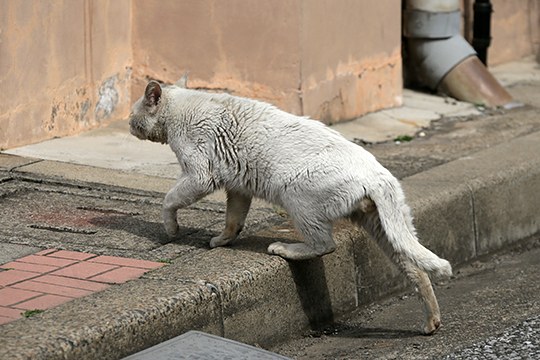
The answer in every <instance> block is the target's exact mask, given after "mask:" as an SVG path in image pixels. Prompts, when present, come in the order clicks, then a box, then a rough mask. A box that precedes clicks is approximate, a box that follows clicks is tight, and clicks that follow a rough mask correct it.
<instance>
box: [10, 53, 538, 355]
mask: <svg viewBox="0 0 540 360" xmlns="http://www.w3.org/2000/svg"><path fill="white" fill-rule="evenodd" d="M494 73H495V74H496V75H497V76H498V77H499V78H501V79H504V81H505V82H506V83H505V84H506V85H507V87H508V90H509V91H510V92H511V93H512V94H513V95H514V97H515V98H516V100H518V101H521V102H523V103H526V104H528V105H527V106H525V107H523V108H519V109H514V110H511V111H491V112H485V111H483V110H482V109H478V108H476V107H475V106H473V105H470V104H465V103H461V102H456V101H455V100H451V99H443V98H439V97H434V96H430V95H425V94H418V93H414V92H412V91H405V93H404V104H405V105H404V107H402V108H399V109H391V110H384V111H381V112H378V113H374V114H370V115H368V116H365V117H363V118H361V119H358V120H356V121H354V122H351V123H347V124H340V125H336V126H335V129H336V130H338V131H341V132H342V133H344V135H345V136H346V137H348V138H349V139H351V140H354V141H359V142H362V143H364V144H367V145H366V147H367V148H368V150H369V151H371V152H373V153H374V154H375V155H376V156H377V157H378V158H379V160H380V161H381V162H382V163H383V164H384V165H385V166H387V167H388V168H389V169H390V170H391V171H393V172H394V173H395V174H396V175H397V176H399V177H400V178H402V181H403V185H404V188H405V191H406V194H407V197H408V200H409V204H410V206H411V207H412V209H413V212H414V214H415V218H416V225H417V228H418V232H419V236H420V238H421V240H422V242H423V243H424V244H425V245H426V246H428V247H429V248H431V249H432V250H434V251H435V252H436V253H438V254H440V255H441V256H443V257H445V258H447V259H448V260H450V261H451V262H452V264H453V265H454V266H455V267H456V266H459V265H460V264H463V263H465V262H467V261H469V260H471V259H474V258H476V257H477V256H479V255H482V254H486V253H489V252H491V251H494V250H497V249H499V248H501V247H504V246H506V245H508V244H510V243H512V242H514V241H517V240H520V239H522V238H525V237H527V236H529V235H531V234H534V233H536V232H538V230H539V228H540V222H539V218H540V215H539V214H538V211H537V207H538V204H540V157H539V156H538V154H540V110H539V109H540V69H539V68H538V65H535V64H532V63H530V62H525V63H521V64H509V65H506V66H505V67H504V68H499V69H495V70H494ZM430 123H431V125H430ZM403 135H409V136H412V137H413V140H412V141H409V142H402V143H401V144H399V145H398V144H396V143H395V142H394V141H387V142H384V143H378V142H380V141H385V140H393V139H395V138H397V137H401V138H403ZM177 172H178V166H177V165H176V159H175V158H174V155H173V154H172V152H171V151H170V150H169V149H168V147H166V146H162V145H159V144H152V143H149V142H141V141H139V140H137V139H135V138H134V137H132V136H130V135H129V133H128V132H127V124H126V123H125V121H124V122H118V123H115V124H113V125H111V126H110V127H108V128H105V129H100V130H96V131H92V132H89V133H86V134H82V135H80V136H77V137H71V138H63V139H54V140H51V141H47V142H44V143H41V144H36V145H31V146H27V147H23V148H19V149H11V150H9V151H5V152H3V153H2V154H0V204H2V206H1V208H0V214H1V215H0V254H2V255H1V256H0V264H4V265H3V268H4V269H5V270H4V271H2V272H0V285H1V286H2V288H0V308H2V307H3V308H7V309H9V312H8V311H7V310H6V312H5V313H0V321H1V320H2V316H3V317H4V319H3V322H5V324H4V325H0V357H2V358H10V359H12V358H13V359H16V358H32V359H41V358H43V359H45V358H47V359H55V358H67V359H82V358H100V359H107V358H111V359H114V358H121V357H122V356H126V355H128V354H131V353H134V352H136V351H139V350H141V349H144V348H146V347H148V346H151V345H153V344H156V343H159V342H162V341H164V340H167V339H169V338H171V337H174V336H176V335H179V334H181V333H183V332H186V331H188V330H192V329H196V330H202V331H206V332H210V333H213V334H216V335H220V336H224V337H227V338H231V339H235V340H239V341H242V342H245V343H249V344H257V345H260V346H262V347H268V346H271V345H274V344H276V343H279V342H280V341H283V340H285V339H288V338H290V337H291V336H294V335H297V334H298V333H299V332H300V331H302V330H304V329H306V328H307V327H309V326H317V325H319V324H324V323H326V322H328V321H331V320H332V319H333V317H334V316H338V315H339V314H342V313H346V312H348V311H351V310H352V309H354V308H355V307H356V306H357V305H358V304H365V303H368V302H371V301H373V300H376V299H379V298H380V297H382V296H384V295H388V294H390V293H394V292H396V291H400V290H403V289H405V288H406V287H407V286H408V284H407V283H406V282H405V281H404V278H403V277H402V276H401V275H400V274H399V273H398V271H397V270H396V269H394V267H393V266H392V265H390V264H389V262H388V260H386V258H384V256H383V255H382V254H381V253H380V252H379V250H378V249H377V248H376V247H375V246H374V245H373V244H372V243H371V242H370V241H369V240H368V239H367V238H366V236H365V234H364V233H363V232H362V231H359V230H357V229H355V228H353V227H352V226H350V225H348V224H346V223H339V224H337V225H336V229H335V238H336V241H337V242H338V250H337V251H336V252H335V253H334V254H331V255H328V256H326V257H324V258H323V259H316V260H312V261H307V262H301V263H287V262H286V261H284V260H282V259H280V258H278V257H272V256H268V255H266V253H265V249H266V247H267V246H268V244H269V243H271V242H273V241H275V240H276V238H282V239H284V240H285V241H294V240H295V235H294V231H293V230H292V228H291V225H290V223H289V222H288V220H287V218H286V217H284V216H282V215H283V214H282V213H281V212H280V211H279V210H277V209H275V208H274V207H272V206H271V205H269V204H267V203H265V202H263V201H257V202H255V204H254V206H253V208H252V210H251V212H250V215H249V216H248V219H247V222H246V230H245V233H243V236H242V238H241V239H240V240H239V241H238V242H236V243H235V244H234V245H232V246H231V247H227V248H219V249H213V250H210V249H209V247H208V241H209V239H210V237H211V236H213V235H214V234H216V233H217V232H219V231H220V230H221V228H222V227H223V225H224V210H225V208H224V203H223V201H222V200H223V194H220V193H218V194H215V195H213V196H210V197H208V198H206V199H205V200H203V201H201V202H199V203H197V204H195V205H194V206H191V207H189V208H187V209H184V210H182V211H181V212H180V215H179V218H181V219H182V220H183V224H182V225H183V226H184V227H183V228H182V230H181V234H180V235H179V236H178V237H177V238H176V239H175V240H173V241H170V240H169V239H168V238H167V236H166V235H165V232H164V230H163V228H162V226H161V219H160V213H161V209H160V206H161V200H162V197H163V194H164V193H165V192H166V191H167V190H168V189H169V188H170V187H171V186H172V184H173V183H174V178H175V177H176V174H177ZM32 254H34V255H32ZM66 254H69V255H70V256H71V257H68V258H66V257H65V255H66ZM29 255H30V256H29ZM28 256H29V257H28ZM73 257H75V258H73ZM44 258H46V260H44ZM51 259H52V260H51ZM59 259H63V260H68V262H65V261H60V263H59V262H58V260H59ZM130 259H131V260H130ZM105 260H106V261H105ZM51 261H52V263H51ZM30 264H32V265H30ZM142 264H144V265H145V266H142ZM73 266H77V267H79V270H81V269H84V270H83V271H71V270H73ZM70 267H71V270H68V269H70ZM75 270H77V268H75ZM28 273H29V274H28ZM13 274H15V275H17V276H20V277H17V276H15V277H14V275H13ZM116 274H123V275H122V276H120V277H115V276H112V275H116ZM128 274H129V275H128ZM51 278H52V279H53V280H51ZM58 278H60V279H58ZM6 279H7V280H6ZM58 280H62V281H63V282H62V283H61V284H56V283H53V281H58ZM2 281H4V282H2ZM73 281H79V282H78V283H75V282H73ZM68 282H71V283H68ZM43 284H47V286H45V285H43ZM70 284H71V285H70ZM96 284H97V285H96ZM99 284H101V285H99ZM51 285H56V286H59V285H63V288H59V287H55V286H51ZM37 286H39V288H37ZM84 286H87V287H89V288H84ZM92 286H95V288H94V287H92ZM99 286H101V287H99ZM66 288H69V289H68V290H69V291H71V292H70V293H66V291H67V290H66ZM73 289H76V290H73ZM94 289H95V290H94ZM7 292H10V296H14V297H9V298H8V297H7V296H6V295H5V294H6V293H7ZM14 293H15V295H13V294H14ZM47 295H49V299H51V296H52V299H54V301H52V302H51V304H54V305H58V306H53V307H48V306H45V307H47V308H46V309H45V311H43V312H39V313H37V314H36V313H26V315H27V316H29V317H28V318H19V319H17V320H14V321H10V320H11V319H15V318H17V317H18V314H17V312H19V310H20V313H23V312H24V311H26V310H30V311H31V310H34V307H35V309H38V310H44V309H40V308H39V306H44V305H43V304H40V303H35V304H36V305H35V306H34V305H33V303H30V305H29V304H28V303H27V302H28V301H32V300H33V299H34V300H35V299H40V298H41V299H43V296H47ZM17 296H19V297H17ZM6 299H8V300H6ZM55 301H56V302H55ZM32 315H33V316H32ZM261 325H262V326H261Z"/></svg>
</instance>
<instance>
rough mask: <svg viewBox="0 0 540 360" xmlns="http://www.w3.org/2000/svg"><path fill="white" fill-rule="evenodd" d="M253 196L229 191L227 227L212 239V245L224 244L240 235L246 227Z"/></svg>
mask: <svg viewBox="0 0 540 360" xmlns="http://www.w3.org/2000/svg"><path fill="white" fill-rule="evenodd" d="M251 198H252V197H251V196H249V195H245V194H241V193H238V192H234V191H227V214H226V215H225V229H224V230H223V232H222V233H221V234H220V235H218V236H216V237H213V238H212V240H210V247H211V248H215V247H218V246H223V245H226V244H228V243H229V242H231V241H233V240H234V239H236V238H237V237H238V234H240V232H241V231H242V229H243V228H244V222H245V220H246V216H247V214H248V212H249V207H250V205H251Z"/></svg>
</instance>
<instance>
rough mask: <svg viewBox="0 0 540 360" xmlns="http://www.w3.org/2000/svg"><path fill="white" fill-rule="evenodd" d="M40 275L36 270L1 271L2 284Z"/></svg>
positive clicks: (0, 279) (9, 283)
mask: <svg viewBox="0 0 540 360" xmlns="http://www.w3.org/2000/svg"><path fill="white" fill-rule="evenodd" d="M36 276H39V274H37V273H35V272H29V271H22V270H5V271H1V272H0V286H7V285H11V284H15V283H17V282H20V281H23V280H27V279H31V278H33V277H36Z"/></svg>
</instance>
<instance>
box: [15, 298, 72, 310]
mask: <svg viewBox="0 0 540 360" xmlns="http://www.w3.org/2000/svg"><path fill="white" fill-rule="evenodd" d="M70 300H73V298H70V297H66V296H60V295H51V294H44V295H41V296H38V297H36V298H34V299H31V300H28V301H25V302H22V303H18V304H16V305H14V306H15V307H16V308H18V309H23V310H36V309H37V310H46V309H50V308H52V307H55V306H58V305H60V304H63V303H65V302H68V301H70Z"/></svg>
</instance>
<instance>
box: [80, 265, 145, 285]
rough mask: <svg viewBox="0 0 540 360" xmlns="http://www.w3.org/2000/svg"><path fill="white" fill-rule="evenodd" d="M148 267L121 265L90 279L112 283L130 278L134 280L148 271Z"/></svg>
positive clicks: (119, 282)
mask: <svg viewBox="0 0 540 360" xmlns="http://www.w3.org/2000/svg"><path fill="white" fill-rule="evenodd" d="M147 271H148V270H147V269H139V268H130V267H120V268H118V269H114V270H111V271H107V272H106V273H103V274H100V275H96V276H94V277H92V278H90V279H89V280H93V281H99V282H105V283H110V284H121V283H124V282H126V281H128V280H133V279H136V278H138V277H140V276H141V275H142V274H144V273H145V272H147Z"/></svg>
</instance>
